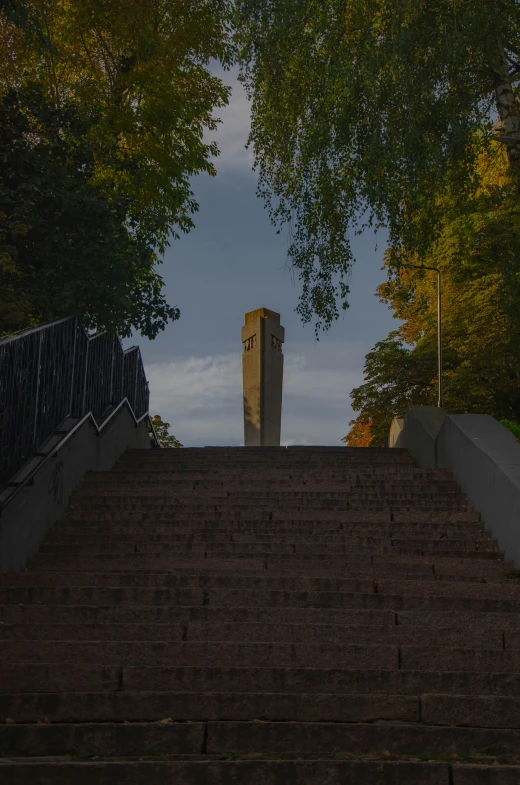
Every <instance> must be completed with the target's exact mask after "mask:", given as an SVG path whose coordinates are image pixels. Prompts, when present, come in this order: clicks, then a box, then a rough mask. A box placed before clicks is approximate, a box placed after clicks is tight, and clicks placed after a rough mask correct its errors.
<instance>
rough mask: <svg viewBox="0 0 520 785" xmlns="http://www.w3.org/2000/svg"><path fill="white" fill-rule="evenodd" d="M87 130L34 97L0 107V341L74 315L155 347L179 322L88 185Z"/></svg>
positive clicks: (121, 213)
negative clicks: (165, 330) (162, 331)
mask: <svg viewBox="0 0 520 785" xmlns="http://www.w3.org/2000/svg"><path fill="white" fill-rule="evenodd" d="M88 127H89V126H88V124H86V122H85V121H83V120H81V119H80V118H79V117H78V114H77V110H76V107H75V106H73V105H64V104H62V105H61V106H60V108H59V109H56V108H55V107H53V106H52V105H50V104H49V103H47V101H46V100H45V98H44V97H43V96H42V92H41V89H40V88H39V87H30V86H27V87H26V88H24V89H23V90H18V91H14V90H13V91H10V92H9V93H7V94H6V95H5V96H4V97H3V99H1V100H0V332H3V333H7V332H12V331H14V330H17V329H20V328H22V327H26V326H27V325H29V324H34V323H38V322H41V321H46V320H51V319H55V318H58V317H60V316H65V315H69V314H74V315H77V316H78V317H79V318H80V319H81V322H82V323H83V325H84V326H85V327H95V326H99V325H102V326H103V327H105V328H107V329H111V330H114V331H117V332H119V334H120V335H122V336H127V335H129V334H130V332H131V330H132V328H134V329H137V330H139V331H140V332H141V333H142V334H143V335H145V336H147V337H148V338H154V337H155V335H156V334H157V332H158V331H159V330H160V329H163V328H164V326H165V325H166V323H167V321H168V320H175V319H177V318H178V316H179V311H178V309H176V308H172V307H171V306H169V305H168V304H167V303H166V301H165V298H164V296H163V294H162V292H161V289H162V280H161V278H160V276H159V275H158V274H157V272H155V270H154V265H155V261H156V256H155V253H154V249H153V247H150V244H149V242H147V238H146V237H143V235H142V233H141V232H140V231H139V227H138V225H136V224H137V222H134V221H133V220H132V216H131V215H130V214H129V209H128V204H127V203H126V202H125V200H124V199H123V198H122V197H119V198H117V199H113V200H107V198H106V196H105V195H104V194H103V192H102V190H101V189H100V188H99V187H96V186H94V185H91V184H90V177H91V175H92V171H93V169H94V166H95V156H94V152H93V150H92V147H91V145H90V144H89V138H88V133H87V132H88ZM57 129H59V131H58V130H57Z"/></svg>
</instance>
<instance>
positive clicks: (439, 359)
mask: <svg viewBox="0 0 520 785" xmlns="http://www.w3.org/2000/svg"><path fill="white" fill-rule="evenodd" d="M401 267H413V268H415V269H416V270H433V271H434V272H436V273H437V366H438V374H439V401H438V403H437V406H438V407H439V408H442V406H443V405H444V404H443V399H442V292H441V271H440V270H439V268H438V267H426V266H425V265H422V264H402V265H401Z"/></svg>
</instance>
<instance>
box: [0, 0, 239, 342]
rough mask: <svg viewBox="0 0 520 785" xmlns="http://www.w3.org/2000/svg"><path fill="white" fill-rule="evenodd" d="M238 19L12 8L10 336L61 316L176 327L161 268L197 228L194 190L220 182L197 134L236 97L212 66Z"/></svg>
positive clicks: (158, 7) (56, 6)
mask: <svg viewBox="0 0 520 785" xmlns="http://www.w3.org/2000/svg"><path fill="white" fill-rule="evenodd" d="M229 15H230V10H229V2H228V0H195V2H190V3H187V2H186V1H185V0H168V2H167V0H114V2H110V3H106V2H104V1H103V0H81V1H80V0H67V2H65V1H64V0H25V2H23V0H20V1H19V2H18V0H17V2H14V1H13V0H3V2H2V5H1V6H0V42H1V44H2V49H1V54H0V100H1V101H3V102H4V103H3V106H2V108H3V109H5V110H6V111H7V116H4V118H3V122H4V125H3V131H2V133H3V136H4V140H9V139H10V138H11V137H12V138H13V139H16V144H15V147H14V153H15V154H16V155H18V156H19V157H18V159H16V158H15V157H13V153H10V154H9V156H7V155H5V157H4V159H3V162H2V164H3V172H2V176H3V177H5V178H6V180H5V182H4V185H3V187H2V191H3V193H2V196H3V199H4V201H3V204H2V207H1V209H2V213H3V219H2V220H3V223H2V227H3V229H2V232H3V240H4V250H3V253H2V260H3V261H2V262H1V264H2V268H1V274H2V275H3V276H7V279H8V280H7V283H6V290H7V292H8V298H7V299H8V300H9V303H10V304H9V305H8V310H9V313H10V316H9V317H8V319H7V329H16V327H17V326H25V324H26V323H27V319H29V320H30V319H39V318H45V319H46V318H53V317H54V316H55V315H57V314H58V315H59V314H61V312H63V309H64V308H65V307H67V308H68V309H69V310H68V312H70V313H78V315H81V314H82V313H85V318H86V321H87V323H90V322H92V321H94V322H95V323H96V326H98V327H110V328H115V327H117V328H118V329H119V330H120V332H122V333H123V334H126V333H128V332H129V331H130V330H131V329H132V328H136V329H139V330H141V332H143V333H144V334H145V335H148V337H154V335H155V334H156V333H157V330H158V329H162V328H163V327H164V324H165V322H166V320H168V319H174V318H177V317H178V310H177V309H176V308H172V307H170V306H168V305H167V303H166V302H165V300H164V297H163V295H162V293H161V289H162V279H161V278H160V276H159V275H158V274H157V272H156V266H157V264H158V263H159V261H160V259H159V255H160V254H162V253H163V252H164V250H165V247H166V246H167V245H168V243H169V239H170V238H171V237H178V236H179V234H178V233H179V232H180V231H183V232H187V231H189V230H190V229H191V228H192V227H193V225H194V224H193V220H192V217H191V216H192V215H193V213H195V212H196V210H197V209H198V206H197V204H196V202H195V200H194V198H193V193H192V190H191V187H190V178H191V177H192V176H194V175H196V174H199V173H202V172H206V173H208V174H210V175H214V174H216V171H215V168H214V166H213V163H212V162H211V157H212V156H214V155H217V154H218V149H217V147H216V145H215V144H214V143H209V144H208V143H206V142H205V141H204V139H203V134H204V131H205V130H207V129H210V130H211V129H214V128H215V127H216V124H217V123H218V122H219V121H218V120H217V119H215V118H214V117H213V110H214V109H215V108H216V107H221V106H223V105H225V104H226V103H227V101H228V95H229V88H228V87H226V86H224V85H223V83H222V81H221V80H220V79H218V78H217V77H215V76H213V75H212V74H211V73H210V71H209V69H208V67H207V66H208V63H209V60H210V58H216V59H217V60H219V61H220V62H222V63H223V64H224V66H225V67H227V64H228V63H229V61H230V58H231V52H232V48H231V44H230V41H229V35H228V26H229ZM35 85H38V96H37V97H36V91H35V87H34V86H35ZM16 113H17V116H16V117H15V114H16ZM24 124H25V125H24ZM17 134H18V136H17ZM4 149H5V148H4ZM18 178H20V180H21V182H22V183H23V190H22V186H20V189H18V190H17V185H16V183H17V179H18ZM76 191H77V196H75V192H76ZM23 199H28V205H27V207H24V205H23ZM42 207H43V208H44V209H43V210H42V209H41V208H42ZM17 210H19V211H21V214H22V215H21V217H20V216H18V215H17V214H16V211H17ZM83 210H84V213H83ZM42 238H43V245H44V247H43V249H42V250H41V251H40V250H39V246H38V243H39V241H40V240H41V239H42ZM53 245H54V247H52V246H53ZM55 251H57V253H58V256H59V257H60V258H59V259H58V258H55ZM35 252H36V253H37V256H38V258H37V259H36V260H35V257H34V254H35ZM103 274H104V278H105V281H104V288H105V292H102V291H101V289H102V288H103V282H102V276H103ZM38 290H40V291H41V298H40V302H39V304H38V307H35V304H34V297H33V292H36V291H38ZM61 290H63V291H61ZM62 294H63V297H62V296H61V295H62ZM22 300H23V301H24V302H22ZM17 315H18V316H19V317H20V318H21V322H17V318H18V316H17ZM1 329H6V323H5V322H2V325H1Z"/></svg>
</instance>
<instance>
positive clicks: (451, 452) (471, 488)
mask: <svg viewBox="0 0 520 785" xmlns="http://www.w3.org/2000/svg"><path fill="white" fill-rule="evenodd" d="M389 444H390V447H405V448H406V449H407V450H408V451H409V452H410V453H411V454H412V455H413V456H414V458H415V459H416V460H417V462H418V463H419V464H420V465H421V466H425V467H438V468H448V469H451V471H452V472H453V475H454V477H455V479H456V480H457V482H458V483H459V485H460V486H461V488H462V489H463V490H464V492H465V493H466V494H467V496H468V499H469V501H470V503H471V505H472V506H473V507H474V509H475V510H476V511H477V512H478V513H480V515H481V516H482V520H483V521H484V523H485V525H486V528H488V529H489V530H490V531H491V532H492V535H493V537H494V538H495V539H496V540H497V542H498V545H499V547H500V548H501V550H503V551H504V552H505V555H506V558H507V559H512V560H513V561H514V562H515V563H516V564H517V565H520V443H519V442H518V441H517V440H516V438H515V436H514V435H513V434H512V433H511V432H510V431H508V430H507V428H504V426H503V425H501V424H500V423H499V422H498V421H497V420H495V419H494V418H493V417H490V416H489V415H487V414H453V415H447V414H446V412H444V411H443V410H442V409H437V408H436V407H433V406H411V407H410V408H409V409H408V410H407V412H406V415H405V417H404V423H403V426H402V428H400V429H398V428H397V426H393V428H392V429H391V439H390V442H389Z"/></svg>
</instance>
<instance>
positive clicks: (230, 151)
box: [204, 68, 254, 172]
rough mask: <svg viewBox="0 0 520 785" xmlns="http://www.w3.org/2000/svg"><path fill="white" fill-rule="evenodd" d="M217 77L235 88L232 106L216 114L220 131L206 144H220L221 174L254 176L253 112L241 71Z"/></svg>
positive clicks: (218, 161) (218, 162) (218, 72)
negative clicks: (250, 142)
mask: <svg viewBox="0 0 520 785" xmlns="http://www.w3.org/2000/svg"><path fill="white" fill-rule="evenodd" d="M214 74H215V76H218V77H220V79H222V81H223V82H224V84H226V85H230V86H231V88H232V93H231V97H230V99H229V104H228V106H226V107H224V108H222V109H218V110H215V116H216V117H219V118H220V119H221V120H222V123H221V124H220V125H219V126H218V128H217V130H216V131H212V132H209V131H208V132H207V133H206V134H205V135H204V141H205V142H206V143H209V142H217V144H218V146H219V149H220V155H219V156H218V157H216V158H214V159H213V163H214V165H215V166H216V168H217V171H222V170H230V169H232V170H241V171H244V172H250V171H251V169H252V167H253V161H254V157H253V151H252V149H251V148H250V149H249V150H246V149H245V145H246V142H247V138H248V136H249V131H250V128H251V108H250V104H249V101H248V100H247V96H246V93H245V90H244V88H243V87H242V85H241V84H240V82H239V81H238V79H237V75H238V69H237V68H233V69H231V71H224V70H223V69H217V70H216V71H214Z"/></svg>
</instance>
